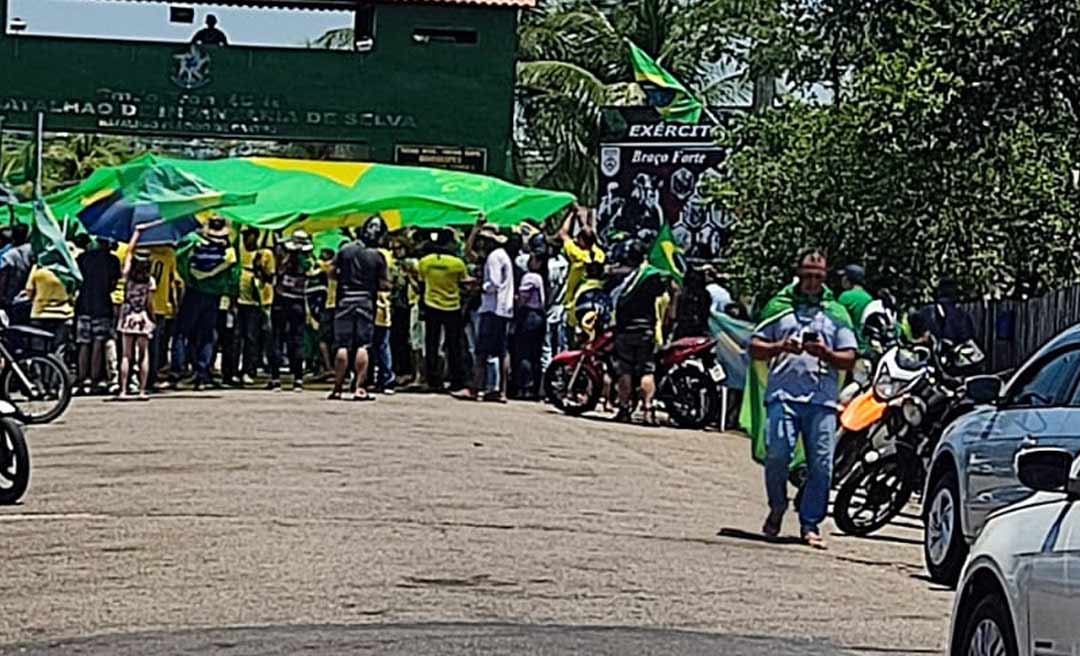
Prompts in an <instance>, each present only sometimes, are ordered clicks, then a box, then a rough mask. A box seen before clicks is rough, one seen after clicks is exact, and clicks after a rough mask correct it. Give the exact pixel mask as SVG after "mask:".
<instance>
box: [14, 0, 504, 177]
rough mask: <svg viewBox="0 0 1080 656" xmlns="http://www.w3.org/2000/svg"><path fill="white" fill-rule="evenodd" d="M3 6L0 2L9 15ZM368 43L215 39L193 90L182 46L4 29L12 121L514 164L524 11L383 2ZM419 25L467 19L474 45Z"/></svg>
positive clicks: (499, 168)
mask: <svg viewBox="0 0 1080 656" xmlns="http://www.w3.org/2000/svg"><path fill="white" fill-rule="evenodd" d="M5 7H6V3H5V4H4V5H0V18H3V22H2V23H0V24H3V25H6V24H7V19H6V17H5V16H3V15H2V14H3V12H4V9H5ZM377 12H378V13H377V18H376V21H377V26H376V42H375V47H374V49H373V50H372V51H371V52H369V53H352V52H329V51H317V50H296V49H273V48H247V47H227V48H208V49H206V52H207V53H208V54H209V58H210V62H209V65H208V75H205V76H202V77H200V78H198V79H197V80H196V84H195V85H194V86H197V88H192V89H184V88H182V86H181V85H179V84H177V83H176V82H175V81H174V77H175V76H176V73H177V72H178V66H179V63H180V62H179V60H178V59H177V56H178V55H183V54H185V53H187V52H188V50H189V47H188V46H186V45H184V44H156V43H155V44H147V43H128V42H115V41H102V40H90V39H86V40H83V39H56V38H45V37H28V36H21V37H20V36H9V35H6V34H0V116H2V117H3V118H4V122H3V126H4V127H5V128H19V129H30V128H32V127H33V125H34V120H35V119H34V116H35V114H36V112H37V111H44V112H45V113H46V117H45V121H46V129H47V130H50V131H56V130H73V131H99V132H111V133H122V134H143V135H162V134H171V135H190V136H202V137H212V136H223V137H224V136H228V137H252V138H268V139H282V140H290V139H292V140H313V141H330V142H334V141H350V142H359V143H366V144H368V145H369V147H370V151H371V157H372V159H373V160H375V161H382V162H391V161H393V160H394V151H395V145H397V144H401V145H405V144H411V145H452V146H469V147H480V148H485V149H486V150H487V170H488V172H490V173H494V174H503V173H504V172H505V171H506V168H507V166H506V157H507V151H508V149H509V140H510V134H511V123H512V111H513V85H514V53H515V46H516V19H517V11H516V10H513V9H506V8H502V9H498V8H488V7H467V6H438V5H401V4H394V5H380V6H378V8H377ZM415 27H437V28H468V29H474V30H475V31H476V32H477V35H478V40H477V43H476V44H475V45H461V44H453V43H437V42H432V43H428V44H418V43H415V42H414V40H413V38H412V33H413V29H414V28H415Z"/></svg>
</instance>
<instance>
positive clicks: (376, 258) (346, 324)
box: [328, 215, 390, 401]
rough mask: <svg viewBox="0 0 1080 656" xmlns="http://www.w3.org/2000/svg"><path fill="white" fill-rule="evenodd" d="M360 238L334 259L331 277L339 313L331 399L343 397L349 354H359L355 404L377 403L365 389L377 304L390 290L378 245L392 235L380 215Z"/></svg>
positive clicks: (336, 319)
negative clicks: (352, 352) (383, 292)
mask: <svg viewBox="0 0 1080 656" xmlns="http://www.w3.org/2000/svg"><path fill="white" fill-rule="evenodd" d="M359 232H360V234H359V238H358V239H357V240H356V241H353V242H351V243H349V244H346V245H345V246H343V247H342V248H341V250H339V251H338V254H337V255H336V256H335V257H334V266H333V268H331V270H330V277H331V278H332V279H334V280H336V281H337V310H336V312H335V313H334V347H335V351H336V353H335V359H334V389H333V391H331V392H330V396H329V397H328V398H329V399H331V400H337V399H341V398H342V391H343V390H344V388H345V374H346V373H347V369H348V368H349V353H350V352H351V351H354V352H355V355H354V356H353V364H354V366H355V370H356V391H355V392H354V393H353V400H354V401H373V400H375V397H374V396H373V395H370V394H368V392H367V389H366V387H365V383H366V381H367V371H368V355H369V354H368V349H369V348H370V347H371V342H372V338H373V336H374V332H375V301H376V298H377V297H378V293H379V291H385V290H389V289H390V277H389V275H388V272H387V269H386V260H385V259H383V256H382V254H381V253H380V252H379V251H378V248H377V246H378V244H379V242H380V241H382V239H383V237H384V236H385V235H386V233H387V232H388V229H387V227H386V222H385V221H384V220H383V218H382V217H380V216H378V215H376V216H373V217H371V218H369V219H368V220H367V222H366V223H364V225H363V227H362V228H361V229H360V231H359Z"/></svg>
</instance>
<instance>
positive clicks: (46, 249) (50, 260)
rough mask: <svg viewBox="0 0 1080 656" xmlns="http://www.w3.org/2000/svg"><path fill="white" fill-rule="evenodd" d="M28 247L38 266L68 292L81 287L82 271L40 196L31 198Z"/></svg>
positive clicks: (73, 292)
mask: <svg viewBox="0 0 1080 656" xmlns="http://www.w3.org/2000/svg"><path fill="white" fill-rule="evenodd" d="M30 249H31V250H32V251H33V252H34V258H35V261H36V262H37V265H38V266H39V267H43V268H46V269H48V270H50V271H52V272H53V273H54V274H56V277H57V278H59V279H60V282H62V283H63V284H64V288H65V289H66V290H67V292H68V294H70V295H74V294H75V292H76V291H78V289H79V287H80V286H82V274H81V273H80V272H79V266H78V265H77V264H75V258H74V257H73V256H72V255H71V251H70V250H68V245H67V241H66V240H65V239H64V233H63V230H61V228H60V224H58V223H57V222H56V219H55V218H54V217H53V215H52V212H51V211H50V210H49V206H48V205H46V204H45V201H43V200H41V199H40V198H37V199H34V222H33V223H32V224H31V225H30Z"/></svg>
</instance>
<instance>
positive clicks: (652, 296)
mask: <svg viewBox="0 0 1080 656" xmlns="http://www.w3.org/2000/svg"><path fill="white" fill-rule="evenodd" d="M631 275H636V274H631ZM667 288H668V285H667V281H666V280H665V279H664V277H663V276H660V275H655V274H654V275H651V276H647V277H646V278H645V279H644V280H642V281H641V282H639V283H638V284H637V286H636V287H633V288H631V289H629V290H627V291H624V292H623V293H622V294H621V295H620V296H619V301H618V303H619V305H618V307H617V308H616V309H615V328H616V330H618V331H620V332H624V331H628V330H638V331H647V332H652V331H653V330H655V329H656V299H658V298H660V297H661V296H663V295H664V292H666V291H667Z"/></svg>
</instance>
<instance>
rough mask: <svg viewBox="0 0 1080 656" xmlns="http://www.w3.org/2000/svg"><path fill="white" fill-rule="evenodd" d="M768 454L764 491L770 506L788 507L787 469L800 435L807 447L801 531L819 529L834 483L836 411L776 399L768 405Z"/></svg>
mask: <svg viewBox="0 0 1080 656" xmlns="http://www.w3.org/2000/svg"><path fill="white" fill-rule="evenodd" d="M768 414H769V432H768V449H769V451H768V455H767V456H766V458H765V491H766V492H767V493H768V495H769V508H770V509H771V510H774V511H783V510H786V509H787V501H788V499H787V491H788V489H787V488H788V472H789V469H790V467H791V456H792V453H793V452H794V450H795V444H796V442H797V441H798V438H799V437H800V436H801V437H802V439H803V445H804V447H805V450H806V464H807V473H808V477H807V479H806V487H804V488H803V496H802V502H801V503H800V505H799V524H800V525H801V527H802V532H803V533H804V534H805V533H807V532H814V533H817V532H818V524H820V523H821V521H822V520H823V519H825V514H826V512H827V511H828V506H829V488H830V486H831V484H832V460H833V448H834V435H835V433H836V410H835V409H833V408H829V407H826V406H821V405H810V404H808V403H783V402H779V401H776V402H773V403H770V404H769V406H768Z"/></svg>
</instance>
